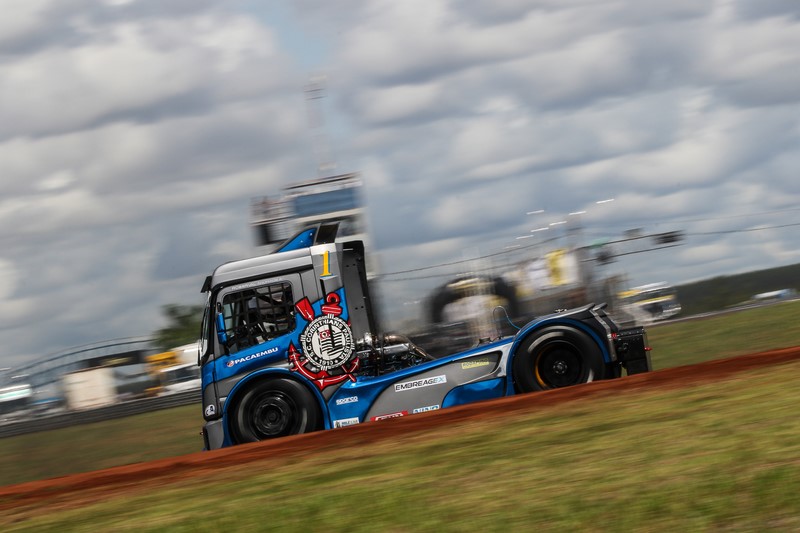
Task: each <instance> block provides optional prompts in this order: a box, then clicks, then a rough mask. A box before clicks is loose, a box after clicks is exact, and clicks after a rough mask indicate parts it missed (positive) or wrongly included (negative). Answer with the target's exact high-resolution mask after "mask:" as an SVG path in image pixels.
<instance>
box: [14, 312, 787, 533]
mask: <svg viewBox="0 0 800 533" xmlns="http://www.w3.org/2000/svg"><path fill="white" fill-rule="evenodd" d="M649 334H650V341H651V345H652V346H653V349H654V352H653V355H654V364H655V366H656V368H666V367H670V366H676V365H684V364H691V363H694V362H699V361H703V360H708V359H712V358H718V357H725V356H731V355H738V354H744V353H750V352H754V351H762V350H767V349H773V348H780V347H788V346H796V345H800V304H797V303H787V304H783V305H777V306H773V307H769V308H760V309H752V310H747V311H742V312H737V313H734V314H730V315H724V316H719V317H714V318H708V319H704V320H700V321H696V322H684V323H675V324H665V325H660V326H657V327H651V328H650V329H649ZM798 371H800V362H794V363H790V364H787V365H783V366H782V367H775V368H765V369H763V370H759V371H757V372H753V373H748V374H747V375H737V376H735V377H734V378H732V379H726V380H722V381H720V382H718V383H712V384H705V385H693V386H691V387H687V388H685V389H680V390H673V391H648V390H647V389H640V390H636V391H635V392H633V393H632V394H626V395H625V396H624V397H620V396H603V397H599V398H593V399H592V401H591V402H572V403H568V404H564V405H561V406H557V407H552V408H547V409H543V410H540V411H537V412H536V413H529V414H525V415H521V416H515V417H513V418H502V419H497V420H491V421H487V422H485V423H472V424H464V425H460V426H457V427H453V426H448V427H443V428H442V429H441V430H439V431H437V432H434V433H432V434H430V433H427V434H425V435H424V436H423V435H410V436H409V438H408V439H404V441H403V442H392V443H386V442H384V443H381V444H378V445H370V446H369V447H366V445H354V446H353V447H350V448H348V449H343V450H322V451H321V452H320V453H319V454H315V455H311V456H308V457H306V458H304V459H302V460H295V461H292V464H291V465H286V464H283V463H282V462H281V461H280V460H279V459H278V460H276V461H264V462H263V463H251V464H248V465H247V466H246V467H245V468H241V469H238V470H233V471H231V470H226V471H223V472H220V473H218V474H209V475H208V476H207V477H204V478H203V481H202V484H201V483H200V482H198V481H185V482H182V483H170V484H169V485H165V486H162V487H159V488H157V489H155V490H154V489H152V488H150V489H147V490H144V489H142V490H139V491H137V490H135V489H134V490H133V491H132V492H131V493H129V494H127V495H125V496H124V497H119V498H111V499H108V500H106V501H102V502H100V503H97V504H94V505H90V506H88V507H81V508H80V509H72V510H71V509H58V508H56V509H53V510H51V511H50V512H48V513H47V514H46V515H42V513H41V512H40V511H39V510H38V509H28V508H20V509H15V510H13V511H8V512H5V514H4V511H0V530H3V531H6V530H9V531H10V530H29V531H48V530H50V531H56V530H58V531H62V530H65V529H68V530H76V531H81V530H85V531H110V530H120V531H133V530H135V531H210V530H218V529H220V528H226V529H234V530H240V529H253V530H261V531H263V530H281V531H283V530H297V529H309V530H312V531H317V530H320V531H321V530H329V529H330V530H344V529H348V530H354V531H375V530H380V531H408V530H413V531H462V530H464V529H467V530H473V531H474V530H488V531H500V530H507V529H511V528H514V529H518V528H520V527H522V526H523V525H524V526H525V527H526V528H530V527H531V526H533V525H535V526H537V528H538V529H541V530H545V531H547V530H553V531H556V530H558V531H560V530H564V529H567V528H570V529H581V530H587V529H588V530H616V531H628V530H657V531H676V530H692V531H698V530H733V531H756V530H758V531H760V530H765V529H772V530H777V531H792V530H798V529H800V507H798V506H797V504H796V501H795V500H796V495H797V494H798V491H800V459H798V458H799V457H800V417H797V416H796V415H797V405H798V404H799V403H800V402H799V400H800V389H799V388H798V387H797V386H796V381H797V378H796V376H797V375H798ZM200 424H201V419H200V415H199V409H198V408H196V407H195V406H190V407H185V408H180V409H173V410H168V411H161V412H157V413H151V414H149V415H143V416H138V417H131V418H128V419H124V420H118V421H113V422H106V423H102V424H92V425H87V426H81V427H76V428H69V429H64V430H55V431H51V432H44V433H39V434H34V435H26V436H20V437H12V438H7V439H3V440H0V472H2V482H3V484H10V483H16V482H21V481H24V480H29V479H37V478H42V477H52V476H56V475H63V474H67V473H70V472H77V471H86V470H94V469H98V468H102V467H106V466H112V465H116V464H127V463H132V462H140V461H146V460H150V459H155V458H159V457H169V456H176V455H183V454H185V453H188V452H192V451H196V450H198V449H199V448H200V438H199V436H198V435H197V433H198V431H199V428H200ZM0 504H2V502H0Z"/></svg>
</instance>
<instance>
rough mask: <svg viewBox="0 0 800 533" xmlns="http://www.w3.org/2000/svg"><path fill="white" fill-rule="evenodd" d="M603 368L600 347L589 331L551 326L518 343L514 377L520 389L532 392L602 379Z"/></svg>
mask: <svg viewBox="0 0 800 533" xmlns="http://www.w3.org/2000/svg"><path fill="white" fill-rule="evenodd" d="M606 370H607V369H606V365H605V362H604V361H603V354H602V352H601V350H600V347H599V346H598V345H597V343H595V342H594V341H593V340H592V339H591V338H589V336H588V335H586V334H585V333H583V332H581V331H579V330H576V329H573V328H570V327H567V326H550V327H548V328H544V329H543V330H541V331H539V332H537V333H535V334H533V335H531V336H530V337H529V338H528V339H526V340H525V341H524V342H523V343H522V344H520V346H519V349H518V350H517V352H516V354H515V355H514V365H513V372H514V375H513V377H514V382H515V384H516V386H517V389H518V390H519V392H533V391H541V390H549V389H557V388H561V387H569V386H571V385H578V384H580V383H587V382H590V381H594V380H597V379H605V378H606Z"/></svg>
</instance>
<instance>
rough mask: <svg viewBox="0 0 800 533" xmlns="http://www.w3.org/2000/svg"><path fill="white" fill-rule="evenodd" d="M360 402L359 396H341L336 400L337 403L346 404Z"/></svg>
mask: <svg viewBox="0 0 800 533" xmlns="http://www.w3.org/2000/svg"><path fill="white" fill-rule="evenodd" d="M356 402H358V396H348V397H347V398H339V399H338V400H336V405H345V404H348V403H356Z"/></svg>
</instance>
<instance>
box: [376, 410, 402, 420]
mask: <svg viewBox="0 0 800 533" xmlns="http://www.w3.org/2000/svg"><path fill="white" fill-rule="evenodd" d="M407 414H408V411H397V412H396V413H389V414H386V415H378V416H373V417H372V418H370V419H369V420H370V422H375V421H376V420H388V419H390V418H400V417H401V416H406V415H407Z"/></svg>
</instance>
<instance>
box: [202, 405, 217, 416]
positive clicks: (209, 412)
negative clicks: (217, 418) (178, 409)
mask: <svg viewBox="0 0 800 533" xmlns="http://www.w3.org/2000/svg"><path fill="white" fill-rule="evenodd" d="M203 412H204V413H205V415H206V416H214V415H215V414H217V408H216V407H214V404H213V403H210V404H208V405H206V409H205V411H203Z"/></svg>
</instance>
